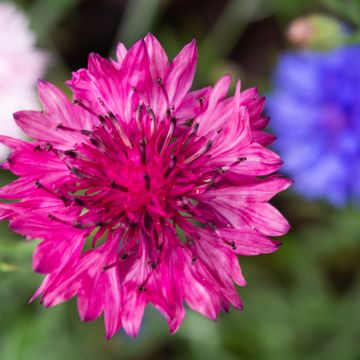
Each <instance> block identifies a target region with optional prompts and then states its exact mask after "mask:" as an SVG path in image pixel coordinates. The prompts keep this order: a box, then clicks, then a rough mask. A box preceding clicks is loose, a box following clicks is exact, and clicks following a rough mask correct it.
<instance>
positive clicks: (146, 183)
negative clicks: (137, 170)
mask: <svg viewBox="0 0 360 360" xmlns="http://www.w3.org/2000/svg"><path fill="white" fill-rule="evenodd" d="M144 180H145V189H146V190H150V176H149V175H148V174H145V175H144Z"/></svg>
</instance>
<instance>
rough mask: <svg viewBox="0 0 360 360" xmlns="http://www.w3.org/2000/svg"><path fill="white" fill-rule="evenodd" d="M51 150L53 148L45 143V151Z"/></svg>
mask: <svg viewBox="0 0 360 360" xmlns="http://www.w3.org/2000/svg"><path fill="white" fill-rule="evenodd" d="M52 149H53V146H52V145H51V144H50V143H46V147H45V150H46V151H50V150H52Z"/></svg>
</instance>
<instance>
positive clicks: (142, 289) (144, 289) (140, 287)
mask: <svg viewBox="0 0 360 360" xmlns="http://www.w3.org/2000/svg"><path fill="white" fill-rule="evenodd" d="M138 290H139V291H146V287H145V286H144V284H141V285H139V286H138Z"/></svg>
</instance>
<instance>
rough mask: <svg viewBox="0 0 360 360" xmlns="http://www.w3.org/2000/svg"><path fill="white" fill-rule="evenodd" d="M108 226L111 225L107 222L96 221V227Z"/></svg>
mask: <svg viewBox="0 0 360 360" xmlns="http://www.w3.org/2000/svg"><path fill="white" fill-rule="evenodd" d="M106 225H109V224H108V223H107V222H105V221H95V226H99V227H101V226H106Z"/></svg>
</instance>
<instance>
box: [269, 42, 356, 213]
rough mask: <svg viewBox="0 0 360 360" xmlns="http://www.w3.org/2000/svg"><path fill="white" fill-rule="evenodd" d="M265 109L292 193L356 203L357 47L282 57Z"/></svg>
mask: <svg viewBox="0 0 360 360" xmlns="http://www.w3.org/2000/svg"><path fill="white" fill-rule="evenodd" d="M267 110H268V113H269V115H270V116H271V117H272V127H273V129H274V131H275V133H276V134H277V136H278V141H277V144H276V148H277V149H278V150H279V152H280V153H281V155H282V157H283V158H284V161H285V165H284V171H286V172H288V173H289V174H291V176H292V177H293V178H294V180H295V185H294V188H295V189H296V190H297V191H299V192H300V193H302V194H303V195H304V196H306V197H308V198H311V199H313V198H326V199H327V200H328V201H330V202H331V203H332V204H334V205H336V206H342V205H344V204H345V203H346V202H347V201H349V200H350V199H356V200H360V181H359V178H360V46H347V47H343V48H339V49H336V50H333V51H331V52H328V53H318V52H310V51H307V52H300V53H287V54H284V55H283V56H282V57H281V58H280V61H279V64H278V67H277V70H276V72H275V88H274V90H273V93H272V95H271V96H270V99H269V105H268V108H267Z"/></svg>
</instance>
